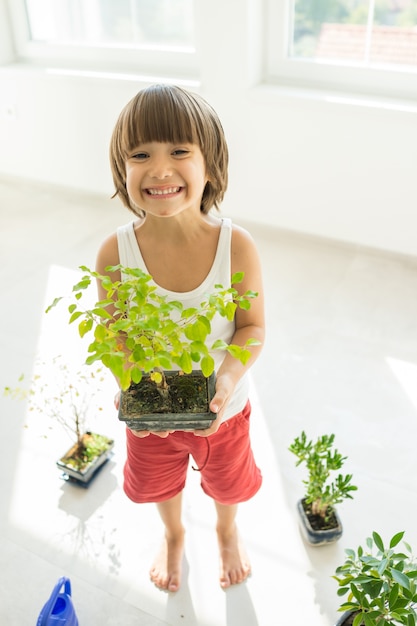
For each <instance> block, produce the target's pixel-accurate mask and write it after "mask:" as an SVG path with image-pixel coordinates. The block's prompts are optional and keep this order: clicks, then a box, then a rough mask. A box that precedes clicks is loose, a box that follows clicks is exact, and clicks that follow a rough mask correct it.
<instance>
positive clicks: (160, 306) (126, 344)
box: [47, 265, 259, 390]
mask: <svg viewBox="0 0 417 626" xmlns="http://www.w3.org/2000/svg"><path fill="white" fill-rule="evenodd" d="M80 269H81V270H82V271H83V272H84V276H83V277H82V278H81V280H80V281H79V282H77V283H76V284H75V285H74V286H73V293H74V299H75V301H74V302H72V303H71V304H70V305H69V307H68V312H69V316H70V317H69V323H72V322H75V321H78V331H79V334H80V336H81V337H84V335H86V334H87V333H89V332H90V331H92V333H93V336H94V338H93V340H92V342H91V343H90V345H89V347H88V352H89V356H88V358H87V360H86V363H87V364H90V365H91V364H92V363H94V362H96V361H101V362H102V363H103V365H104V366H105V367H106V368H108V369H109V370H110V371H111V372H112V373H113V374H114V375H115V377H116V378H117V379H118V380H119V382H120V386H121V388H122V390H126V389H128V388H129V386H130V385H131V383H136V384H137V383H139V382H140V381H141V379H142V376H143V374H144V373H148V374H149V373H150V376H151V379H152V380H153V381H154V382H155V383H156V384H157V385H158V386H159V387H160V388H161V389H162V390H163V388H164V385H165V380H164V373H163V372H164V370H170V369H172V367H173V366H177V367H178V368H179V369H180V370H181V371H182V372H184V373H185V374H189V373H191V372H192V369H193V363H199V366H200V368H201V371H202V372H203V374H204V376H205V377H209V376H210V375H211V374H212V373H213V371H214V360H213V357H212V356H211V354H210V350H226V351H228V352H229V353H230V354H231V355H232V356H233V357H235V358H237V359H239V360H240V361H241V362H242V363H243V364H246V363H247V361H248V359H249V358H250V350H249V347H250V346H253V345H257V344H259V341H257V340H255V339H249V340H248V341H247V342H246V343H245V345H244V346H237V345H233V344H232V345H229V344H227V343H225V342H224V341H222V340H217V341H214V342H213V344H212V345H211V346H207V344H206V340H207V338H208V336H209V335H210V332H211V320H212V319H213V317H214V316H215V315H216V314H219V315H221V316H223V317H226V318H227V319H228V320H233V318H234V315H235V311H236V308H237V307H238V306H239V307H240V308H242V309H245V310H248V309H249V308H250V300H251V299H252V298H255V297H256V296H257V293H256V292H253V291H249V290H248V291H246V292H245V293H244V294H243V295H239V293H238V291H237V290H236V289H235V288H234V287H230V288H228V289H226V288H224V287H223V286H222V285H216V289H215V292H214V293H212V294H208V295H207V296H206V297H205V298H204V299H203V301H202V302H201V304H200V306H199V307H197V308H195V307H193V308H185V307H184V306H183V304H182V303H181V302H179V301H176V300H168V298H167V297H166V296H164V295H160V294H158V293H157V291H156V290H157V287H156V286H155V285H154V284H153V283H152V282H151V281H152V278H151V276H150V275H149V274H146V273H145V272H143V271H142V270H140V269H134V268H128V267H124V266H122V265H117V266H112V267H107V268H106V271H108V272H115V271H120V272H121V274H122V277H123V280H117V281H114V282H113V281H112V280H111V279H110V277H109V276H108V275H100V274H98V273H97V272H94V271H91V270H90V269H88V267H85V266H81V268H80ZM93 279H95V280H97V281H99V282H100V283H101V286H102V287H103V289H104V290H105V292H106V298H104V299H103V300H100V301H98V302H96V303H95V304H94V306H93V307H91V308H87V309H83V308H81V307H80V300H81V298H82V296H83V293H84V292H85V290H86V289H87V288H88V287H89V286H90V284H91V282H92V280H93ZM242 280H243V273H236V274H234V276H233V277H232V284H233V285H235V284H237V283H239V282H241V281H242ZM60 300H61V298H56V299H55V300H54V301H53V303H52V304H51V306H50V307H48V309H47V311H49V310H50V309H51V308H52V307H54V306H55V305H56V304H57V303H58V302H59V301H60Z"/></svg>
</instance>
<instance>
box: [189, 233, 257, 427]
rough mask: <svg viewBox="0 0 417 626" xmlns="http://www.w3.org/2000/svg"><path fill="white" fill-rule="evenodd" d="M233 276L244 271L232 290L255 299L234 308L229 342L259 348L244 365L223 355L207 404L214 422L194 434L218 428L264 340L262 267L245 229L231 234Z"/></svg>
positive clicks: (251, 348) (252, 352)
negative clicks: (247, 306)
mask: <svg viewBox="0 0 417 626" xmlns="http://www.w3.org/2000/svg"><path fill="white" fill-rule="evenodd" d="M231 269H232V274H234V273H235V272H244V279H243V281H242V282H241V283H239V284H238V285H235V288H236V289H237V290H238V291H239V293H244V292H245V291H247V290H248V289H250V290H252V291H257V292H258V296H257V297H256V298H254V299H253V300H251V308H250V309H249V311H245V310H243V309H240V308H237V309H236V317H235V322H236V330H235V333H234V335H233V337H232V340H231V342H230V343H234V344H236V345H240V346H243V345H244V344H245V342H246V340H247V339H251V338H252V339H258V341H260V345H258V346H252V347H250V351H251V358H250V359H249V362H248V363H247V364H246V365H242V363H241V362H240V361H239V360H238V359H235V358H233V357H232V356H231V355H229V353H226V356H225V359H224V361H223V363H222V365H221V366H220V368H219V370H218V372H217V380H216V393H215V396H214V398H213V399H212V401H211V403H210V408H211V410H212V411H213V413H217V419H216V420H215V421H214V422H213V424H212V425H211V426H210V428H207V429H206V430H199V431H195V435H197V436H201V437H207V436H208V435H211V434H212V433H214V432H216V431H217V430H218V428H219V426H220V423H221V418H222V415H223V412H224V409H225V408H226V406H227V403H228V402H229V400H230V398H231V397H232V395H233V392H234V389H235V387H236V384H237V383H238V381H239V380H240V378H241V377H242V376H243V374H244V373H245V372H246V371H247V369H248V368H249V367H250V366H251V365H252V364H253V363H254V362H255V361H256V359H257V358H258V356H259V354H260V352H261V350H262V347H263V343H264V339H265V315H264V294H263V287H262V272H261V264H260V259H259V255H258V251H257V249H256V246H255V243H254V241H253V239H252V237H251V236H250V235H249V233H247V232H246V231H245V230H244V229H242V228H239V227H237V226H233V234H232V268H231Z"/></svg>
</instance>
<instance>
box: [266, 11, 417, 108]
mask: <svg viewBox="0 0 417 626" xmlns="http://www.w3.org/2000/svg"><path fill="white" fill-rule="evenodd" d="M291 13H292V0H278V1H277V0H266V15H265V20H266V24H267V27H266V38H265V40H266V46H265V51H264V52H265V63H264V81H265V82H266V83H268V84H272V85H281V86H284V87H294V88H301V89H310V90H317V91H332V92H343V93H349V94H357V95H360V96H376V97H381V98H388V99H395V100H413V101H415V100H417V67H416V68H409V67H407V66H393V67H392V68H390V67H388V66H386V65H373V66H372V67H367V66H364V65H363V64H361V63H355V62H342V61H340V62H333V61H315V60H310V59H300V58H296V59H291V58H289V57H288V56H287V50H289V43H290V38H291V36H292V24H291V20H292V16H291ZM276 24H282V28H278V29H277V28H276Z"/></svg>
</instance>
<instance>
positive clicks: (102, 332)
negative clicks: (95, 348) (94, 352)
mask: <svg viewBox="0 0 417 626" xmlns="http://www.w3.org/2000/svg"><path fill="white" fill-rule="evenodd" d="M94 337H95V338H96V339H97V340H98V341H102V340H103V339H105V338H106V337H107V328H106V327H105V326H102V325H101V324H98V325H97V326H96V327H95V329H94Z"/></svg>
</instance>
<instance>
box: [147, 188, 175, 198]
mask: <svg viewBox="0 0 417 626" xmlns="http://www.w3.org/2000/svg"><path fill="white" fill-rule="evenodd" d="M180 189H181V187H168V189H148V193H149V194H150V195H151V196H164V195H167V194H169V193H177V192H178V191H179V190H180Z"/></svg>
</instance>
